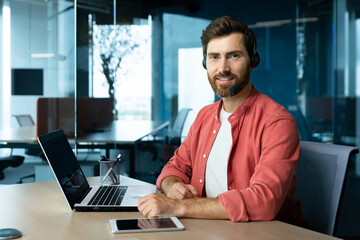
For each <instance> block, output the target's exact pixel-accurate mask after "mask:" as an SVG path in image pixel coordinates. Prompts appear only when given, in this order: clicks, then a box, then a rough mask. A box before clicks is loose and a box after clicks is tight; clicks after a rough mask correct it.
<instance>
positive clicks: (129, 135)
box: [0, 120, 169, 177]
mask: <svg viewBox="0 0 360 240" xmlns="http://www.w3.org/2000/svg"><path fill="white" fill-rule="evenodd" d="M168 125H169V122H163V121H150V120H149V121H147V120H139V121H126V120H118V121H113V122H112V123H111V124H110V125H109V126H108V127H106V128H105V129H104V130H103V131H100V132H96V131H95V132H85V133H83V134H81V135H80V136H78V137H77V143H78V144H77V147H78V148H84V149H105V151H106V155H107V157H109V152H110V150H111V149H125V150H129V158H130V169H129V171H130V172H129V175H130V177H135V161H136V142H138V141H140V140H141V139H142V138H143V137H145V136H147V135H150V134H152V133H155V132H157V131H160V130H161V129H164V128H167V127H168ZM35 139H36V127H35V126H29V127H19V128H17V129H4V130H1V131H0V148H39V144H38V143H37V142H36V141H35ZM69 142H70V144H72V145H74V143H75V141H74V139H69Z"/></svg>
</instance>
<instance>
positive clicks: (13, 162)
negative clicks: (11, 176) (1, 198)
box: [0, 154, 25, 180]
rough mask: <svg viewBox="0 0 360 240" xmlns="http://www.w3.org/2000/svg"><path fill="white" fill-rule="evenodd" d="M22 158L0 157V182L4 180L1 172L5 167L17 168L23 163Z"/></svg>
mask: <svg viewBox="0 0 360 240" xmlns="http://www.w3.org/2000/svg"><path fill="white" fill-rule="evenodd" d="M24 159H25V158H24V157H23V156H17V155H12V154H11V155H10V156H8V157H0V180H2V179H4V178H5V175H4V173H3V170H4V169H5V168H7V167H18V166H20V165H21V164H22V163H23V162H24Z"/></svg>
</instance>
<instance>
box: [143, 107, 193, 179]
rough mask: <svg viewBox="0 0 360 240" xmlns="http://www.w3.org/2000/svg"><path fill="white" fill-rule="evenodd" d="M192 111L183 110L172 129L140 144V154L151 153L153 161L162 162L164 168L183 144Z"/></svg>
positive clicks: (156, 134)
mask: <svg viewBox="0 0 360 240" xmlns="http://www.w3.org/2000/svg"><path fill="white" fill-rule="evenodd" d="M190 111H191V109H190V108H184V109H181V110H180V111H179V112H178V113H177V115H176V118H175V120H174V122H173V124H172V126H171V127H170V129H168V130H165V131H159V132H156V133H153V134H152V135H151V136H147V138H146V140H142V141H140V142H138V143H137V149H138V150H139V152H140V154H141V153H144V152H149V153H151V156H152V158H151V159H152V161H157V160H160V161H161V162H162V164H161V168H162V167H163V166H164V164H166V163H167V161H169V159H170V158H171V157H172V155H173V154H174V152H175V150H176V149H177V148H178V147H179V146H180V144H181V142H182V137H183V136H182V131H183V128H184V124H185V121H186V118H187V116H188V114H189V112H190ZM159 153H160V154H159ZM160 171H161V169H160ZM160 171H158V170H156V172H155V173H154V175H156V177H157V175H158V174H159V173H160Z"/></svg>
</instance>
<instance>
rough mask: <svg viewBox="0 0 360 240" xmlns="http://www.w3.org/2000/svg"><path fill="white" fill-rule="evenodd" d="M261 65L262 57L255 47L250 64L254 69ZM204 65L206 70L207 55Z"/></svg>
mask: <svg viewBox="0 0 360 240" xmlns="http://www.w3.org/2000/svg"><path fill="white" fill-rule="evenodd" d="M259 63H260V55H259V53H258V52H257V51H256V47H255V45H254V49H253V52H252V54H251V56H250V64H251V67H252V68H256V67H257V66H258V65H259ZM202 65H203V67H204V68H205V69H206V55H205V54H204V58H203V61H202Z"/></svg>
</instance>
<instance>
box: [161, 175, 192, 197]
mask: <svg viewBox="0 0 360 240" xmlns="http://www.w3.org/2000/svg"><path fill="white" fill-rule="evenodd" d="M161 188H162V191H163V192H164V193H165V195H166V196H168V197H170V198H174V199H187V198H195V197H196V196H197V190H196V188H195V187H194V186H192V185H190V184H185V183H184V182H183V180H182V179H181V178H179V177H176V176H169V177H167V178H165V179H164V180H163V181H162V183H161Z"/></svg>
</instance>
